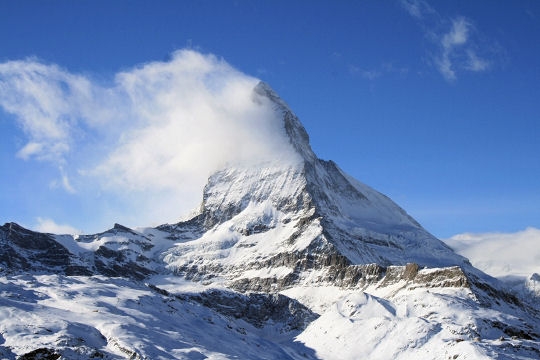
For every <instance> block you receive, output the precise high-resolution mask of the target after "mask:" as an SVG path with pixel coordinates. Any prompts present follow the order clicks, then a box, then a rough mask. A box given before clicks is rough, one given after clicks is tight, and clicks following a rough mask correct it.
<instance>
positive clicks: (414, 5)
mask: <svg viewBox="0 0 540 360" xmlns="http://www.w3.org/2000/svg"><path fill="white" fill-rule="evenodd" d="M401 5H402V6H403V8H404V9H405V10H407V12H408V13H409V15H411V16H413V17H415V18H417V19H422V18H424V17H425V16H427V15H431V14H434V13H435V10H434V9H433V8H432V7H431V6H430V5H429V4H428V3H427V2H426V1H423V0H402V1H401Z"/></svg>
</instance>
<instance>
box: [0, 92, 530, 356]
mask: <svg viewBox="0 0 540 360" xmlns="http://www.w3.org/2000/svg"><path fill="white" fill-rule="evenodd" d="M252 100H253V101H255V102H256V103H257V104H262V105H261V106H263V105H264V104H266V105H265V106H268V105H269V106H271V107H272V109H273V110H274V111H275V112H276V114H278V115H279V117H280V118H281V119H282V120H283V123H282V124H281V125H282V130H283V131H284V133H285V134H286V136H287V138H288V140H289V142H290V145H291V148H292V149H293V150H294V153H295V154H294V156H287V157H286V158H279V159H274V160H271V161H269V160H268V159H267V160H265V161H264V162H261V163H258V164H253V163H251V164H249V166H242V165H241V164H235V165H234V166H233V165H230V166H228V167H227V168H225V169H223V170H221V171H218V172H216V173H215V174H213V175H212V176H211V177H210V178H209V180H208V184H207V186H206V187H205V189H204V192H203V198H202V203H201V206H200V209H199V211H198V212H196V213H194V215H193V217H192V218H190V219H187V220H185V221H181V222H179V223H176V224H164V225H161V226H158V227H156V228H143V229H137V230H134V229H129V228H126V227H124V226H122V225H119V224H115V225H114V227H113V228H112V229H109V230H107V231H105V232H102V233H99V234H93V235H80V236H70V235H54V234H42V233H37V232H33V231H30V230H28V229H24V228H22V227H20V226H19V225H17V224H14V223H8V224H5V225H3V226H0V293H1V297H0V304H1V306H0V334H1V335H0V355H1V356H2V358H7V359H16V358H20V359H37V358H49V359H57V358H65V359H89V358H102V359H123V358H131V359H205V358H209V359H233V358H242V359H359V358H360V359H361V358H369V359H448V358H450V359H490V358H497V359H515V358H520V359H538V358H540V350H539V349H540V308H539V306H538V302H537V301H536V299H535V298H531V297H527V296H526V295H527V294H525V293H511V292H509V291H508V289H507V287H506V285H505V284H504V283H502V282H500V281H498V280H496V279H495V278H492V277H491V276H488V275H486V274H484V273H483V272H481V271H480V270H478V269H476V268H474V267H473V266H472V265H471V264H470V263H469V261H468V260H467V259H466V258H465V257H463V256H461V255H458V254H456V253H455V252H454V251H452V250H451V248H450V247H448V246H447V245H446V244H444V243H443V242H441V241H440V240H438V239H436V238H435V237H434V236H433V235H431V234H429V233H428V232H427V231H426V230H425V229H423V228H422V227H421V226H420V225H419V224H418V223H417V222H416V221H415V220H414V219H412V218H411V217H410V216H409V215H408V214H407V213H406V212H405V211H404V210H403V209H401V208H400V207H399V206H398V205H397V204H395V203H394V202H393V201H392V200H391V199H389V198H387V197H386V196H384V195H382V194H380V193H379V192H377V191H375V190H374V189H372V188H370V187H369V186H367V185H365V184H362V183H360V182H358V181H356V180H354V179H352V178H351V177H349V176H348V175H347V174H345V173H344V172H343V171H342V170H341V169H339V167H338V166H337V165H336V164H334V163H333V162H331V161H323V160H320V159H318V158H317V157H316V156H315V154H314V153H313V151H312V150H311V147H310V145H309V137H308V135H307V133H306V131H305V129H304V128H303V126H302V125H301V123H300V122H299V120H298V118H297V117H296V116H295V115H294V114H293V113H292V111H291V110H290V109H289V108H288V107H287V105H286V104H285V102H284V101H283V100H281V99H280V98H279V96H278V95H277V94H275V93H274V92H273V91H272V90H271V89H270V88H269V87H268V85H266V84H263V83H261V84H259V85H257V87H256V88H255V89H254V91H253V94H252Z"/></svg>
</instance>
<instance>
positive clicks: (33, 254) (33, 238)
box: [0, 223, 91, 275]
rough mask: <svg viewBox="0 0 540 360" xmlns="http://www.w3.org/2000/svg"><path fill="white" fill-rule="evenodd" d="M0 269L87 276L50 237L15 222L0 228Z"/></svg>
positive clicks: (72, 258) (83, 269)
mask: <svg viewBox="0 0 540 360" xmlns="http://www.w3.org/2000/svg"><path fill="white" fill-rule="evenodd" d="M0 244H1V248H0V266H2V268H3V270H4V271H7V272H17V271H42V272H47V273H49V272H50V273H54V272H61V273H65V274H66V275H89V274H91V272H89V271H87V270H86V269H85V268H83V267H80V266H78V265H76V263H75V261H74V256H73V254H71V253H70V252H69V251H68V250H67V249H66V248H65V247H64V246H62V245H61V244H59V243H58V242H57V241H56V240H55V239H54V236H53V235H50V234H42V233H38V232H34V231H31V230H28V229H25V228H23V227H22V226H19V225H18V224H15V223H7V224H4V225H3V226H1V227H0Z"/></svg>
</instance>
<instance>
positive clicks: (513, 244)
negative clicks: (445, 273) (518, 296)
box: [445, 228, 540, 277]
mask: <svg viewBox="0 0 540 360" xmlns="http://www.w3.org/2000/svg"><path fill="white" fill-rule="evenodd" d="M445 242H446V243H447V244H448V245H449V246H450V247H452V248H453V249H454V250H455V251H456V252H458V253H459V254H461V255H463V256H465V257H467V258H469V259H470V260H471V263H472V264H473V265H474V266H476V267H478V268H479V269H481V270H483V271H485V272H486V273H488V274H490V275H492V276H495V277H503V276H508V275H520V276H529V275H531V274H533V273H535V272H536V273H540V246H538V245H539V244H540V229H536V228H527V229H526V230H524V231H519V232H516V233H485V234H473V233H465V234H459V235H455V236H453V237H451V238H450V239H448V240H445Z"/></svg>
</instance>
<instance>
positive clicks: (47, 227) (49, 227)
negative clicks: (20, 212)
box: [33, 217, 81, 235]
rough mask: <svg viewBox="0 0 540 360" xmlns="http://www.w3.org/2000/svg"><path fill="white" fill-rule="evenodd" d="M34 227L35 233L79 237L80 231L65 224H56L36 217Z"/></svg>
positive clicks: (47, 219)
mask: <svg viewBox="0 0 540 360" xmlns="http://www.w3.org/2000/svg"><path fill="white" fill-rule="evenodd" d="M36 221H37V222H36V225H35V226H34V227H33V228H34V229H35V230H36V231H39V232H43V233H51V234H69V235H80V234H81V231H80V230H78V229H76V228H74V227H72V226H70V225H66V224H57V223H56V222H55V221H54V220H52V219H49V218H41V217H38V218H37V219H36Z"/></svg>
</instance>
